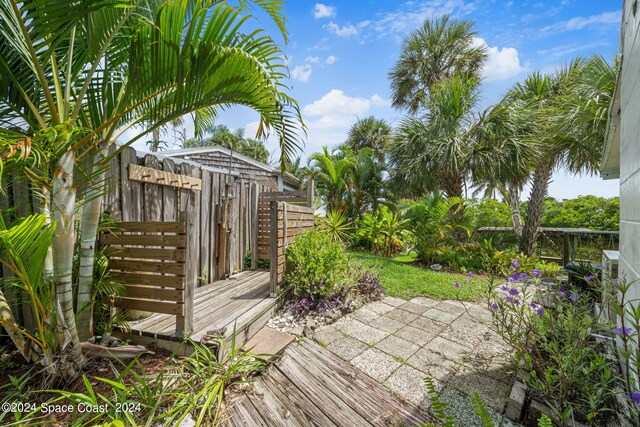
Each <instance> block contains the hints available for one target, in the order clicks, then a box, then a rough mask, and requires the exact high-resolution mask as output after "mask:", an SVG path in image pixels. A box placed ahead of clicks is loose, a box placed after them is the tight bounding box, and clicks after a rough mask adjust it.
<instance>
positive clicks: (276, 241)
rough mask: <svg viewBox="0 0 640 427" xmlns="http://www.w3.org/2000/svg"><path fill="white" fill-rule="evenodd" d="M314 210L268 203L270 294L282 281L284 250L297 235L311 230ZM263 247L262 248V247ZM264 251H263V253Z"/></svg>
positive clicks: (275, 291) (267, 248) (273, 201)
mask: <svg viewBox="0 0 640 427" xmlns="http://www.w3.org/2000/svg"><path fill="white" fill-rule="evenodd" d="M313 213H314V209H313V208H312V207H308V206H299V205H292V204H289V203H286V202H278V201H275V200H272V201H270V202H269V216H270V221H269V227H270V229H269V245H268V247H266V250H267V251H268V252H269V266H270V269H271V274H270V276H271V294H272V295H275V294H276V293H277V290H278V286H280V284H281V283H282V282H283V281H284V275H285V272H286V257H285V249H286V247H287V245H288V244H289V243H290V242H291V241H292V240H293V238H294V237H295V236H297V235H298V234H302V233H304V232H305V231H307V230H309V229H311V228H313V225H314V220H313ZM263 247H264V246H263ZM264 250H265V249H263V251H264Z"/></svg>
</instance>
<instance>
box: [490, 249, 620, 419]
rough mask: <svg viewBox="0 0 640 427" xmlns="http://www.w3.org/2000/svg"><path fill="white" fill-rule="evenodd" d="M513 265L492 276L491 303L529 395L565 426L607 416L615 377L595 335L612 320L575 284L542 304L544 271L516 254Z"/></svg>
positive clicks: (495, 322)
mask: <svg viewBox="0 0 640 427" xmlns="http://www.w3.org/2000/svg"><path fill="white" fill-rule="evenodd" d="M510 270H511V271H510V274H509V275H508V276H507V277H506V278H505V280H504V281H503V282H502V281H496V279H490V282H489V287H488V305H489V309H490V311H491V313H492V317H493V322H492V325H493V329H494V330H495V331H496V332H497V333H498V334H499V335H500V336H501V337H502V338H503V339H504V340H505V342H506V343H507V344H509V345H510V346H511V347H512V348H513V349H514V351H515V354H516V362H517V363H518V364H519V368H520V373H519V375H520V377H521V379H522V381H523V382H524V383H525V384H526V385H527V389H528V390H529V392H530V394H531V395H532V397H535V398H536V399H538V400H540V401H543V402H544V403H545V404H547V405H548V406H549V408H551V409H552V411H553V412H554V415H555V417H554V418H555V419H556V422H558V423H560V424H562V425H571V422H570V421H572V420H581V421H586V422H600V421H602V420H604V419H605V418H606V416H607V413H608V411H609V410H610V408H611V407H612V405H613V402H614V397H615V390H614V386H615V383H616V379H617V378H616V375H615V373H614V370H612V368H611V367H610V366H611V365H615V364H611V363H610V361H609V360H607V358H606V356H604V353H605V352H604V351H603V349H602V348H601V345H600V344H599V343H598V342H597V341H596V340H595V339H594V338H593V334H594V333H598V334H601V333H602V332H605V331H607V330H609V331H610V330H611V328H610V326H609V324H608V323H606V322H604V321H603V320H602V319H601V318H600V316H596V315H594V314H593V313H592V311H593V305H592V303H591V302H590V301H589V299H588V298H586V297H585V296H584V295H583V294H581V293H580V291H579V290H577V289H572V288H565V289H562V290H560V291H557V292H554V293H553V295H551V298H545V299H544V302H545V303H547V304H549V303H550V302H551V301H553V304H549V306H546V307H545V306H543V304H542V303H543V298H541V297H542V295H543V293H542V290H543V287H542V286H541V281H540V277H541V275H542V273H541V271H539V270H537V269H535V268H534V269H531V270H529V271H528V272H526V271H522V267H521V263H520V262H519V260H517V259H513V260H512V261H511V267H510ZM593 279H594V278H593ZM593 279H591V280H593ZM622 332H625V330H624V329H622Z"/></svg>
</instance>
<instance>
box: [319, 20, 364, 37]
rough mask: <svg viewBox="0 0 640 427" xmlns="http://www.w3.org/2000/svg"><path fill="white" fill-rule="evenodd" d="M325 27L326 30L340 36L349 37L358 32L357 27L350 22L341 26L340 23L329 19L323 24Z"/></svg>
mask: <svg viewBox="0 0 640 427" xmlns="http://www.w3.org/2000/svg"><path fill="white" fill-rule="evenodd" d="M325 27H326V28H327V30H329V31H330V32H332V33H334V34H336V35H338V36H340V37H350V36H355V35H356V34H358V29H357V28H356V27H354V26H353V25H351V24H347V25H345V26H342V27H341V26H340V25H338V24H336V23H335V22H333V21H331V22H329V23H328V24H327V25H325Z"/></svg>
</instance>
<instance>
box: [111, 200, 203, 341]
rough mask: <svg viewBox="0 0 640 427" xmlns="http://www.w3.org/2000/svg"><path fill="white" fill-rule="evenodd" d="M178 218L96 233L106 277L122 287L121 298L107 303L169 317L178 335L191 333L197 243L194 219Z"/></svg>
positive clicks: (123, 225) (127, 224) (122, 224)
mask: <svg viewBox="0 0 640 427" xmlns="http://www.w3.org/2000/svg"><path fill="white" fill-rule="evenodd" d="M181 216H182V218H181V219H182V220H181V221H172V222H119V223H116V224H115V226H114V227H113V228H111V229H110V230H109V231H108V232H103V233H102V234H101V235H100V244H101V245H102V246H106V247H105V249H104V252H105V255H106V256H107V258H108V260H109V264H108V265H109V267H108V268H109V273H110V277H111V278H112V279H113V280H114V281H116V282H118V283H122V284H123V287H124V293H123V295H121V296H112V297H110V298H109V299H108V302H109V303H110V305H112V306H114V307H119V308H125V309H135V310H142V311H149V312H152V313H166V314H173V315H175V316H176V336H179V337H183V336H185V335H188V334H190V333H191V332H192V329H193V294H194V291H195V286H196V271H197V269H196V265H197V259H196V258H195V256H196V255H197V253H196V251H194V250H193V248H194V245H197V242H198V240H197V236H196V235H195V234H194V230H195V227H194V226H193V222H194V220H195V215H194V214H193V213H190V212H183V213H181Z"/></svg>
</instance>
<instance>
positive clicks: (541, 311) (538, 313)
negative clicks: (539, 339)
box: [536, 307, 544, 316]
mask: <svg viewBox="0 0 640 427" xmlns="http://www.w3.org/2000/svg"><path fill="white" fill-rule="evenodd" d="M536 314H537V315H538V316H542V315H543V314H544V308H542V307H538V309H537V310H536Z"/></svg>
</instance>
